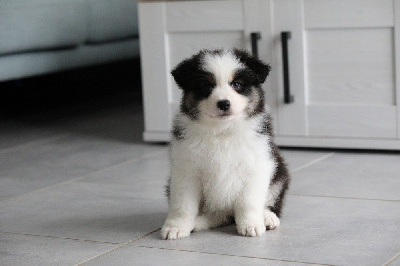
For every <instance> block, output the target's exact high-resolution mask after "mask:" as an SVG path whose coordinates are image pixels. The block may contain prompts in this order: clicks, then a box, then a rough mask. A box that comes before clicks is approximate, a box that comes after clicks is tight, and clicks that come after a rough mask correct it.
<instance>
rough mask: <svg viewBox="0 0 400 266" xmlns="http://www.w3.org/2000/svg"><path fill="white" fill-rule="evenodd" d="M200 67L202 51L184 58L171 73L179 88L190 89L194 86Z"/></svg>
mask: <svg viewBox="0 0 400 266" xmlns="http://www.w3.org/2000/svg"><path fill="white" fill-rule="evenodd" d="M199 68H200V53H199V54H196V55H194V56H192V57H191V58H188V59H185V60H183V61H182V62H181V63H179V64H178V65H177V66H176V67H175V68H174V69H173V70H172V71H171V74H172V76H173V77H174V79H175V82H176V84H178V86H179V88H181V89H182V90H189V89H190V88H191V87H192V84H193V82H194V80H195V76H196V73H197V72H198V70H199Z"/></svg>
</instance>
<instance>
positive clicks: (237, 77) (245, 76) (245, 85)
mask: <svg viewBox="0 0 400 266" xmlns="http://www.w3.org/2000/svg"><path fill="white" fill-rule="evenodd" d="M229 85H230V86H231V87H232V88H233V89H235V90H236V91H237V92H238V93H240V94H243V95H247V94H249V93H250V91H251V87H253V86H257V85H258V83H257V77H256V76H255V75H254V73H253V72H252V71H251V70H249V69H240V70H238V71H237V72H236V73H235V74H234V76H233V79H232V82H231V83H230V84H229Z"/></svg>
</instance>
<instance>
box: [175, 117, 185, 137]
mask: <svg viewBox="0 0 400 266" xmlns="http://www.w3.org/2000/svg"><path fill="white" fill-rule="evenodd" d="M172 135H173V136H174V138H175V139H176V140H178V141H180V140H183V139H185V132H184V129H183V127H182V126H181V125H180V124H179V123H178V122H177V121H175V122H174V125H173V128H172Z"/></svg>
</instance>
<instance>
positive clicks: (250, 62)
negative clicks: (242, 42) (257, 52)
mask: <svg viewBox="0 0 400 266" xmlns="http://www.w3.org/2000/svg"><path fill="white" fill-rule="evenodd" d="M234 53H235V55H236V56H237V57H238V58H239V61H240V62H241V63H243V64H244V65H246V66H247V67H248V68H250V69H251V70H252V71H253V72H254V73H255V75H256V77H257V80H258V82H259V83H260V84H262V83H264V81H265V79H266V78H267V76H268V74H269V71H270V70H271V67H270V66H269V65H267V64H265V63H264V62H262V61H261V60H259V59H257V58H255V57H254V56H252V55H251V54H249V53H248V52H246V51H244V50H239V49H235V50H234Z"/></svg>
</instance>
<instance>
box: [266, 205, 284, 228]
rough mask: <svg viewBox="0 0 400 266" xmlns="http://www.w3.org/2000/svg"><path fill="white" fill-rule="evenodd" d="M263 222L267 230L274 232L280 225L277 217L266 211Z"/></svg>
mask: <svg viewBox="0 0 400 266" xmlns="http://www.w3.org/2000/svg"><path fill="white" fill-rule="evenodd" d="M264 222H265V226H266V227H267V229H268V230H274V229H275V228H277V227H278V226H279V225H280V224H281V222H280V221H279V218H278V216H276V214H275V213H273V212H272V211H270V210H268V209H266V210H265V211H264Z"/></svg>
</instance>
